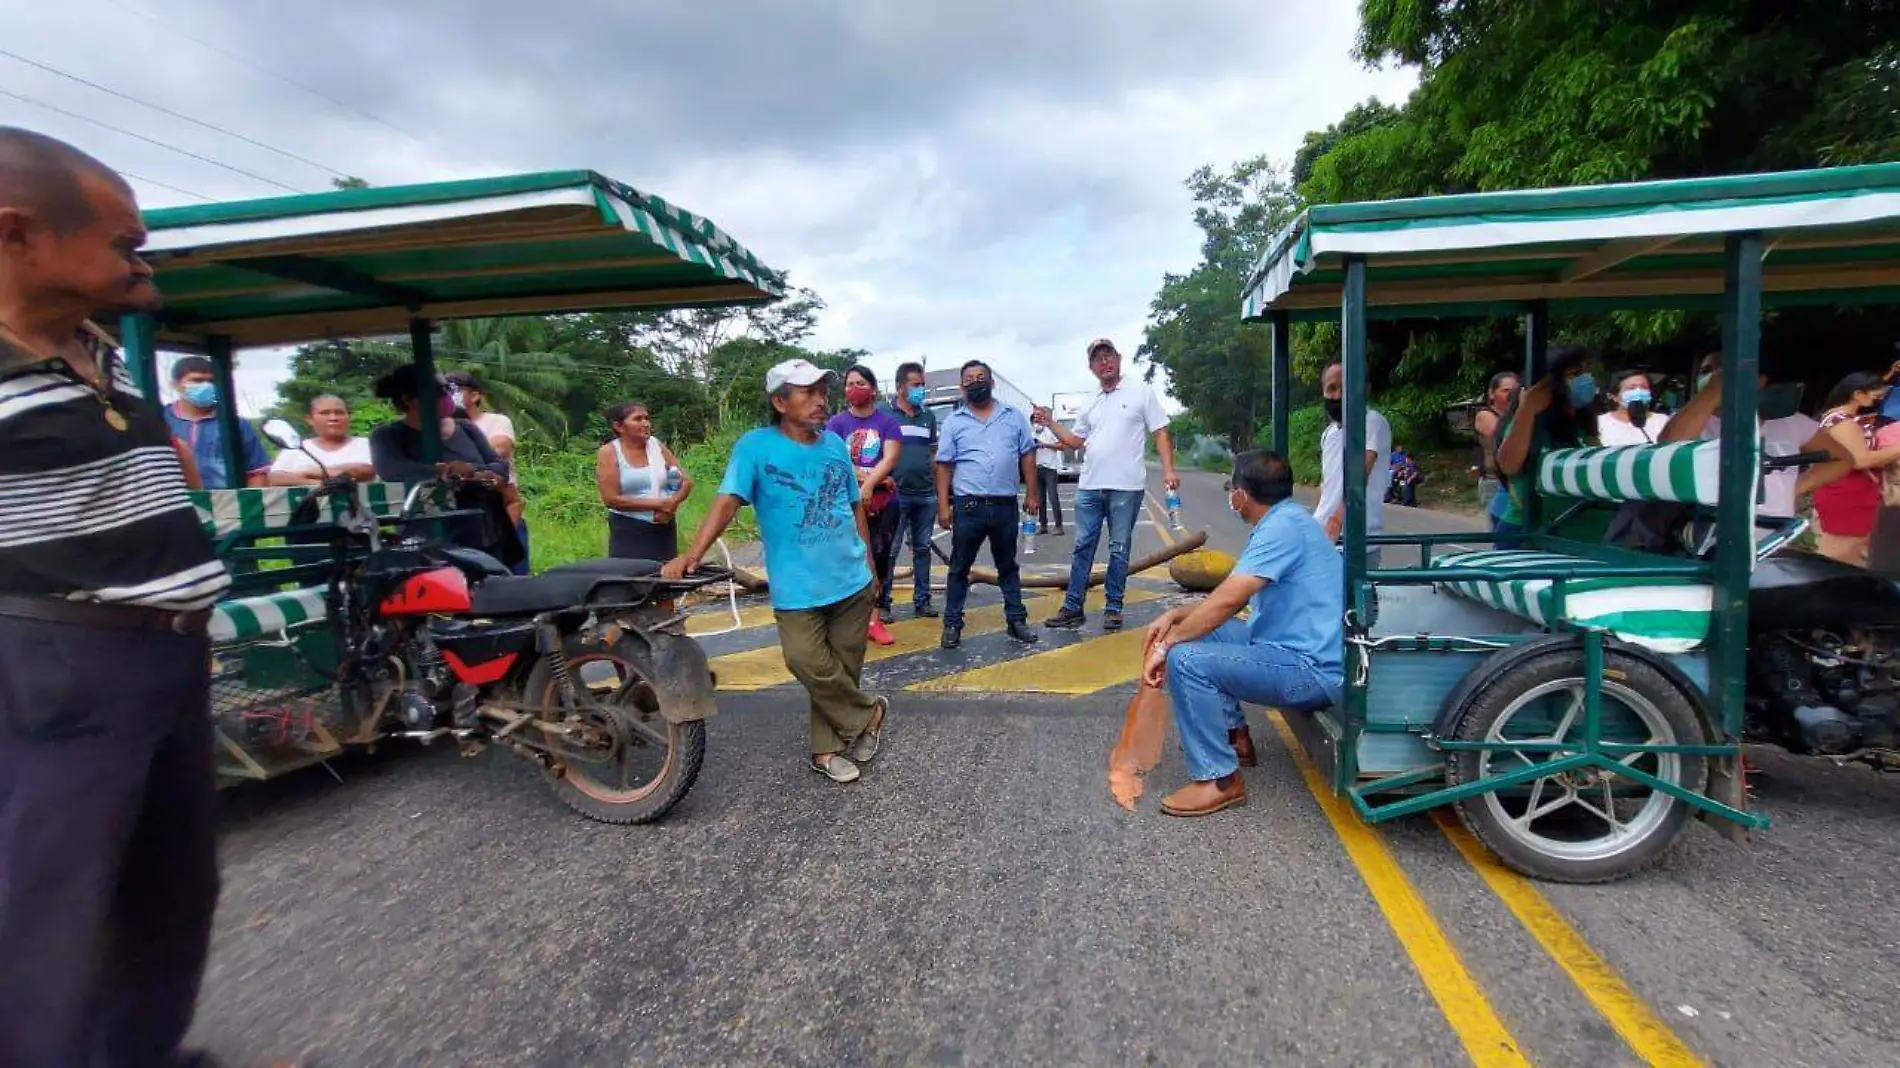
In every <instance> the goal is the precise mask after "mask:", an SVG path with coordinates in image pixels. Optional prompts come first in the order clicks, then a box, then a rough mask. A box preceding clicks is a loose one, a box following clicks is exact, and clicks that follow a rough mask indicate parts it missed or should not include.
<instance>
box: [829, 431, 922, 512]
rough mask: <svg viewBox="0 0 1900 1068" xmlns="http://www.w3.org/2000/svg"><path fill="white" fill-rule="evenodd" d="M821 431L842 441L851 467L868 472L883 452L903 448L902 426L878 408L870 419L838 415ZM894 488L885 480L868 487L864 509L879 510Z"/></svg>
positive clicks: (883, 454) (892, 484)
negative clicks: (825, 431)
mask: <svg viewBox="0 0 1900 1068" xmlns="http://www.w3.org/2000/svg"><path fill="white" fill-rule="evenodd" d="M825 429H826V430H829V431H831V432H832V433H833V434H836V435H838V436H839V437H841V438H843V439H844V447H845V451H846V452H847V453H849V454H850V455H851V463H852V464H853V465H855V466H857V467H860V468H863V469H865V470H869V469H871V468H873V467H876V466H877V465H878V464H879V463H881V462H882V461H883V459H884V457H885V455H886V452H885V450H887V449H889V448H891V447H892V446H894V445H901V444H903V440H904V425H903V424H902V423H899V422H898V421H897V417H896V416H894V415H892V414H891V413H890V412H889V411H888V410H887V409H885V408H884V407H882V406H879V407H877V408H874V409H872V411H871V414H870V415H862V416H861V415H853V414H852V413H851V411H850V409H846V410H844V411H842V412H839V413H838V414H837V415H834V416H832V417H831V419H830V420H829V421H828V422H826V423H825ZM894 491H895V484H894V483H892V482H890V481H888V480H886V482H885V483H884V484H883V485H881V486H875V487H872V491H871V493H869V494H867V495H866V499H865V506H866V507H867V508H869V509H870V510H871V511H877V510H878V509H879V508H881V507H883V504H884V502H885V501H886V500H888V499H889V497H890V495H891V493H892V492H894Z"/></svg>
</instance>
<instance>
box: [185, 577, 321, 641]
mask: <svg viewBox="0 0 1900 1068" xmlns="http://www.w3.org/2000/svg"><path fill="white" fill-rule="evenodd" d="M328 614H329V610H328V608H327V606H326V605H325V604H324V603H323V590H322V589H321V588H309V589H301V590H287V591H284V592H281V593H266V594H260V595H258V596H256V597H239V598H235V599H233V600H229V601H222V602H220V603H219V604H218V606H217V608H216V609H214V610H213V611H212V613H211V640H212V641H213V642H235V641H243V640H246V639H250V638H263V637H268V636H270V635H274V634H282V633H283V632H284V631H285V630H287V629H288V628H291V627H295V626H296V625H297V624H299V623H313V622H317V621H319V620H322V619H323V618H324V617H326V616H327V615H328Z"/></svg>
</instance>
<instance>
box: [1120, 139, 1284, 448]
mask: <svg viewBox="0 0 1900 1068" xmlns="http://www.w3.org/2000/svg"><path fill="white" fill-rule="evenodd" d="M1186 184H1187V187H1188V189H1189V191H1190V192H1191V193H1192V194H1193V197H1194V222H1195V225H1196V226H1198V227H1200V230H1201V237H1202V240H1201V262H1200V263H1199V264H1198V265H1197V266H1196V267H1195V268H1194V269H1193V270H1192V271H1189V272H1188V273H1187V274H1172V273H1170V274H1168V275H1166V276H1165V277H1164V278H1163V279H1162V282H1161V291H1160V292H1159V293H1158V294H1156V296H1155V298H1154V300H1153V302H1152V303H1151V304H1150V305H1149V309H1148V314H1149V318H1148V326H1147V331H1146V335H1145V336H1144V338H1143V340H1142V343H1141V347H1140V348H1139V350H1137V357H1138V358H1139V359H1141V360H1144V361H1147V362H1148V364H1149V371H1148V375H1149V378H1150V379H1151V380H1152V378H1153V374H1154V369H1155V368H1165V369H1166V370H1167V372H1168V383H1169V387H1170V390H1171V392H1172V393H1173V394H1174V397H1175V399H1176V400H1178V401H1180V402H1181V403H1182V404H1183V405H1185V406H1187V408H1188V409H1189V410H1190V411H1192V412H1194V413H1195V415H1196V416H1197V417H1198V419H1199V420H1200V422H1201V424H1202V426H1203V427H1205V429H1206V431H1207V432H1208V433H1211V434H1216V435H1219V436H1221V437H1223V438H1225V439H1226V440H1227V442H1228V443H1229V445H1230V446H1232V447H1235V448H1239V447H1242V446H1244V445H1245V443H1247V442H1248V441H1251V440H1252V439H1253V437H1254V432H1255V428H1256V427H1257V426H1258V424H1259V421H1260V419H1261V418H1262V417H1263V416H1264V414H1265V413H1266V412H1267V411H1268V410H1269V407H1270V405H1271V401H1272V397H1271V393H1270V389H1269V383H1268V378H1267V375H1268V370H1269V366H1270V364H1269V355H1270V353H1271V351H1272V341H1271V335H1270V334H1269V332H1268V331H1267V330H1266V328H1264V327H1260V326H1255V325H1249V324H1246V323H1242V322H1241V321H1240V316H1239V315H1238V313H1237V304H1238V299H1239V296H1238V295H1239V293H1240V291H1241V289H1242V287H1243V285H1244V283H1245V281H1246V278H1247V272H1248V271H1249V270H1250V269H1251V267H1252V266H1253V264H1254V262H1255V261H1256V260H1257V259H1258V258H1259V257H1260V255H1261V254H1262V253H1263V252H1264V251H1265V250H1266V247H1267V243H1268V242H1269V241H1270V240H1271V239H1272V236H1273V234H1274V233H1275V232H1276V231H1277V230H1279V229H1280V228H1281V227H1283V226H1285V225H1286V224H1287V223H1288V222H1290V221H1291V220H1292V218H1293V214H1294V210H1295V204H1294V200H1293V195H1292V190H1291V188H1290V187H1289V186H1288V184H1287V181H1286V177H1285V175H1284V174H1283V173H1282V172H1281V171H1280V170H1279V169H1277V168H1275V167H1274V166H1273V164H1272V163H1270V162H1269V161H1268V160H1267V159H1266V157H1264V156H1262V157H1256V158H1254V159H1251V160H1247V161H1245V162H1243V163H1240V164H1238V165H1236V166H1235V167H1233V168H1232V169H1231V170H1229V171H1227V172H1226V173H1218V172H1216V171H1215V170H1214V168H1212V167H1201V168H1200V169H1198V170H1196V171H1195V172H1194V173H1193V174H1192V175H1190V176H1189V177H1188V179H1187V182H1186Z"/></svg>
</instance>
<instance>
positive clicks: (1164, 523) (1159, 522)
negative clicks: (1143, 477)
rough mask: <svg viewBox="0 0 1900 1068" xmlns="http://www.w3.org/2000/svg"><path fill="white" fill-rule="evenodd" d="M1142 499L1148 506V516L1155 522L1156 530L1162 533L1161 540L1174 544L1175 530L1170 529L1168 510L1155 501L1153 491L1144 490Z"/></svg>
mask: <svg viewBox="0 0 1900 1068" xmlns="http://www.w3.org/2000/svg"><path fill="white" fill-rule="evenodd" d="M1142 500H1143V503H1145V504H1146V505H1147V506H1148V518H1149V519H1150V520H1152V521H1153V522H1154V525H1155V531H1156V532H1157V533H1159V534H1160V535H1161V540H1162V541H1163V542H1166V543H1167V544H1169V545H1173V544H1174V531H1172V530H1169V529H1168V510H1167V509H1165V508H1163V507H1161V506H1160V505H1158V504H1156V503H1155V495H1154V494H1152V493H1147V492H1144V493H1143V494H1142Z"/></svg>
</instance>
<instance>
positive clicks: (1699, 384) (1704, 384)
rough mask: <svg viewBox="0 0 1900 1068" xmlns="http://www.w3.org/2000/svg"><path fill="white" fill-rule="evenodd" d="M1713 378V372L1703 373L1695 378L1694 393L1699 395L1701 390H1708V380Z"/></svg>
mask: <svg viewBox="0 0 1900 1068" xmlns="http://www.w3.org/2000/svg"><path fill="white" fill-rule="evenodd" d="M1714 376H1715V372H1714V371H1704V372H1702V373H1701V374H1699V375H1697V376H1695V391H1696V392H1697V393H1700V392H1702V391H1703V390H1705V389H1707V388H1709V379H1710V378H1713V377H1714Z"/></svg>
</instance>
